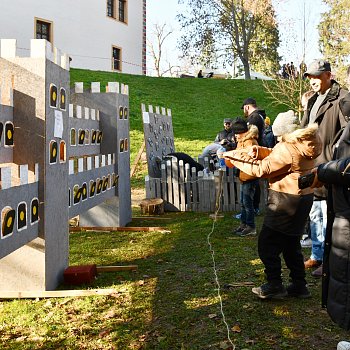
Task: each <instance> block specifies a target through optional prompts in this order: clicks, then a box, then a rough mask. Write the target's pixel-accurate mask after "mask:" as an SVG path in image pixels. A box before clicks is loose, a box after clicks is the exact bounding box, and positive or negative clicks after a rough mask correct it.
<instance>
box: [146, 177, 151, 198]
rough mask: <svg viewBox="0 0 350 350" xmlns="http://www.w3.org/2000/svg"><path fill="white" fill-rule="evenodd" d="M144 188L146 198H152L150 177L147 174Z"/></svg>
mask: <svg viewBox="0 0 350 350" xmlns="http://www.w3.org/2000/svg"><path fill="white" fill-rule="evenodd" d="M145 190H146V198H152V197H151V178H150V177H149V176H148V175H146V176H145Z"/></svg>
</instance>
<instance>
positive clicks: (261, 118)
mask: <svg viewBox="0 0 350 350" xmlns="http://www.w3.org/2000/svg"><path fill="white" fill-rule="evenodd" d="M265 117H266V114H265V111H264V110H260V109H256V110H255V111H253V112H252V113H250V114H249V116H248V119H247V123H248V124H249V125H256V126H257V128H258V130H259V138H258V144H259V145H260V146H264V145H263V134H264V129H265Z"/></svg>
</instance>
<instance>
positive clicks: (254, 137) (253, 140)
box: [236, 125, 259, 182]
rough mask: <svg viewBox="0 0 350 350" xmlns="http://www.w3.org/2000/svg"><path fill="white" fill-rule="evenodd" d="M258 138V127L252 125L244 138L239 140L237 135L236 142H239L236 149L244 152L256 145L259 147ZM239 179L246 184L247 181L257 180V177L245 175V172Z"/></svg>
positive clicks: (240, 174) (240, 173)
mask: <svg viewBox="0 0 350 350" xmlns="http://www.w3.org/2000/svg"><path fill="white" fill-rule="evenodd" d="M258 137H259V129H258V127H257V126H256V125H250V126H249V129H248V131H247V132H246V133H245V134H244V136H243V137H242V138H239V137H237V135H236V140H237V147H236V149H237V150H241V151H242V150H246V149H250V148H251V147H252V146H254V145H259V144H258ZM239 179H240V180H241V181H242V182H245V181H249V180H254V179H256V176H251V175H248V174H246V173H244V172H243V171H240V172H239Z"/></svg>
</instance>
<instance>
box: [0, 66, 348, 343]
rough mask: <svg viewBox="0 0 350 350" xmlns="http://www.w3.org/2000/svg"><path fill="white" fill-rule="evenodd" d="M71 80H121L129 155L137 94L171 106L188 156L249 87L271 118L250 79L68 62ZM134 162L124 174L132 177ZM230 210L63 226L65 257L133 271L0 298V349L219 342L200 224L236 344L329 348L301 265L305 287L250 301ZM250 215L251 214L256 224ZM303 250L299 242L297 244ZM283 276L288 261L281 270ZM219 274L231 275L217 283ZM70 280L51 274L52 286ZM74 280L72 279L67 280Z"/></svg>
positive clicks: (322, 315) (247, 259)
mask: <svg viewBox="0 0 350 350" xmlns="http://www.w3.org/2000/svg"><path fill="white" fill-rule="evenodd" d="M71 75H72V82H74V81H84V82H91V81H100V82H102V85H105V84H106V82H108V81H119V82H122V83H125V84H128V85H129V89H130V123H131V147H132V148H131V149H132V159H133V158H134V157H135V154H136V153H137V151H138V148H139V147H140V145H141V143H142V122H141V112H140V104H141V102H142V103H145V104H146V105H148V104H152V105H154V106H156V105H159V106H162V107H167V108H171V109H172V115H173V120H174V131H175V136H176V148H177V151H185V152H187V153H190V154H191V155H193V156H196V155H198V154H199V153H200V152H201V150H202V148H203V147H204V146H205V145H206V144H207V143H208V142H211V141H212V140H213V138H214V137H215V135H216V133H217V131H218V130H220V128H221V126H222V119H223V118H224V117H233V116H236V115H240V114H241V110H240V105H241V103H242V100H243V99H244V98H245V97H247V96H253V97H255V98H256V99H257V100H258V102H259V104H261V106H263V107H264V108H265V109H266V111H267V114H268V115H269V116H270V117H271V118H272V119H273V118H274V117H275V116H276V115H277V113H278V112H280V111H283V108H279V109H273V108H272V107H271V106H270V105H269V102H268V98H267V96H266V95H265V94H264V91H263V88H262V84H261V82H260V81H248V82H247V81H231V80H211V79H167V78H161V79H158V78H148V77H140V76H131V75H117V74H112V73H103V72H92V71H83V70H72V71H71ZM143 176H144V169H143V168H142V167H140V169H139V171H138V173H137V174H136V180H134V181H133V185H134V186H135V185H137V186H142V184H143ZM231 215H232V213H226V214H225V217H224V218H223V219H221V220H219V221H217V222H216V224H215V227H214V229H213V231H212V228H213V222H212V221H211V220H210V219H209V217H208V214H199V213H166V214H164V215H162V216H160V217H159V218H158V219H155V220H146V219H135V217H137V216H138V217H139V216H140V212H139V209H138V208H134V212H133V217H134V219H133V221H132V222H131V223H130V226H164V227H166V228H167V229H169V230H170V231H171V233H161V232H148V233H144V232H115V233H93V232H90V233H75V234H72V235H71V236H70V264H71V265H78V264H98V265H119V264H120V265H121V264H136V265H138V269H137V271H135V272H130V271H124V272H109V273H101V274H99V276H98V278H97V279H96V280H95V281H94V283H93V285H91V286H83V287H90V288H115V289H116V291H117V292H116V293H115V294H114V295H112V296H99V297H84V298H71V297H70V298H54V299H38V300H8V301H5V300H3V301H1V302H0V349H2V350H29V349H30V350H32V349H40V350H47V349H62V350H63V349H65V350H66V349H68V350H75V349H86V350H96V349H104V350H112V349H114V350H115V349H118V350H128V349H143V350H177V349H178V350H204V349H214V350H219V349H226V350H228V349H230V344H229V343H228V342H227V339H228V335H227V329H226V325H225V324H224V323H223V318H222V315H221V312H220V301H219V298H218V292H217V286H216V283H215V277H214V271H213V263H212V256H211V251H210V249H209V246H208V244H207V239H208V235H209V234H210V233H211V232H212V233H211V235H210V240H211V243H212V249H213V251H214V252H215V262H216V271H217V276H218V279H219V282H220V286H221V291H220V296H221V297H222V303H223V311H224V314H225V317H226V322H227V325H228V328H229V336H230V338H231V339H232V342H233V343H234V344H235V346H236V349H237V350H243V349H249V350H299V349H300V350H304V349H308V350H309V349H315V350H316V349H317V350H330V349H335V348H336V344H337V342H338V341H340V340H344V339H348V334H347V333H346V332H345V331H342V330H341V329H339V327H337V326H336V325H334V324H333V323H332V321H331V320H330V318H329V317H328V315H327V313H326V312H325V311H324V310H322V309H321V307H320V293H321V290H320V289H321V281H320V280H317V279H314V278H313V277H311V275H310V272H307V280H308V282H309V286H310V290H311V293H312V298H311V299H307V300H296V299H286V300H282V301H266V302H262V301H261V300H259V299H257V298H256V297H255V296H254V295H253V294H252V293H251V286H246V285H244V282H251V283H252V284H253V285H255V286H257V285H260V284H261V283H263V281H264V273H263V266H262V264H261V262H260V260H259V259H258V255H257V238H255V237H253V238H248V237H245V238H239V237H235V236H234V235H233V234H232V228H233V227H237V226H238V224H239V222H238V220H236V219H233V218H232V216H231ZM262 219H263V218H262V217H259V218H258V227H260V226H261V223H262ZM309 253H310V252H309V251H308V250H306V251H305V256H308V254H309ZM283 277H284V281H285V282H286V283H288V270H286V269H284V270H283ZM230 283H241V286H239V287H235V288H228V289H225V288H223V286H224V285H225V284H230ZM64 288H71V286H63V285H62V286H60V289H64ZM78 288H80V287H78Z"/></svg>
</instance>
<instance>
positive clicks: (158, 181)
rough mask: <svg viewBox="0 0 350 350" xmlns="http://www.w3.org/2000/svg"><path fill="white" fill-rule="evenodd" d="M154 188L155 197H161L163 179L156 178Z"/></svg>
mask: <svg viewBox="0 0 350 350" xmlns="http://www.w3.org/2000/svg"><path fill="white" fill-rule="evenodd" d="M154 189H155V197H154V198H161V195H162V191H161V179H158V178H157V179H154Z"/></svg>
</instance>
